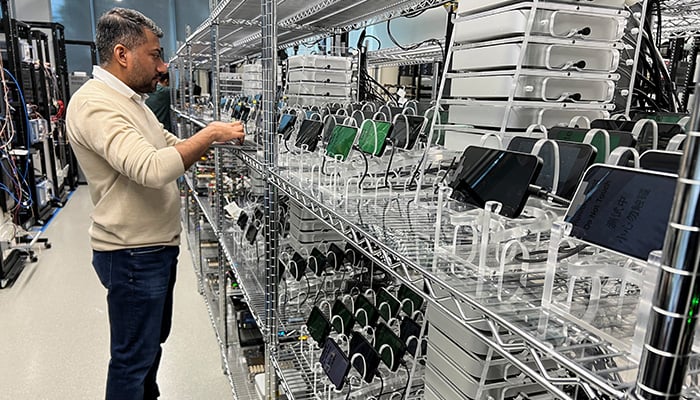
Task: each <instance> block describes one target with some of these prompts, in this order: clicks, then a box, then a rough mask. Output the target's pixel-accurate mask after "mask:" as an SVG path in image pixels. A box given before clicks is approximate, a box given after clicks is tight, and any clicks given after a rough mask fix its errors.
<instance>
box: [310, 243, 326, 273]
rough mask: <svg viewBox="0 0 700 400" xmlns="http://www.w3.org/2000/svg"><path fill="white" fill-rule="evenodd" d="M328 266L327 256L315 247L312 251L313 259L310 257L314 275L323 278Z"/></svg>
mask: <svg viewBox="0 0 700 400" xmlns="http://www.w3.org/2000/svg"><path fill="white" fill-rule="evenodd" d="M327 265H328V260H327V258H326V255H325V254H323V252H321V251H320V250H319V249H317V248H316V247H314V248H313V249H311V257H309V268H310V269H311V270H312V271H313V273H314V275H316V276H321V275H323V272H324V271H325V270H326V267H327Z"/></svg>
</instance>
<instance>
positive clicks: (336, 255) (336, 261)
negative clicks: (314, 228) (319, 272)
mask: <svg viewBox="0 0 700 400" xmlns="http://www.w3.org/2000/svg"><path fill="white" fill-rule="evenodd" d="M326 254H327V256H326V267H327V268H331V269H334V270H336V271H338V270H339V269H340V268H341V267H342V266H343V262H344V261H345V251H343V249H341V248H340V247H338V245H337V244H335V243H331V244H330V246H328V253H326Z"/></svg>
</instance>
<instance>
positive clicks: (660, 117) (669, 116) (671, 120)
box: [632, 111, 689, 124]
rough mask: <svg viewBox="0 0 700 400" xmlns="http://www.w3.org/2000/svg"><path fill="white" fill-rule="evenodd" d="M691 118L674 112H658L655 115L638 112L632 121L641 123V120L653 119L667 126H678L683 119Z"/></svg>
mask: <svg viewBox="0 0 700 400" xmlns="http://www.w3.org/2000/svg"><path fill="white" fill-rule="evenodd" d="M687 116H689V115H688V114H685V113H672V112H660V111H656V112H653V113H650V112H643V111H642V112H638V113H635V114H634V117H632V119H633V120H634V121H639V120H641V119H651V120H654V121H656V122H662V123H665V124H677V123H678V121H680V120H682V119H683V118H685V117H687Z"/></svg>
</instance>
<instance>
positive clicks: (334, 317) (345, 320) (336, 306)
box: [331, 300, 355, 335]
mask: <svg viewBox="0 0 700 400" xmlns="http://www.w3.org/2000/svg"><path fill="white" fill-rule="evenodd" d="M331 326H332V327H333V329H334V330H335V331H336V332H338V333H341V334H345V335H350V332H352V328H353V326H355V317H353V316H352V312H351V311H350V310H348V308H347V307H346V306H345V304H344V303H343V302H342V300H336V301H335V303H333V308H332V309H331Z"/></svg>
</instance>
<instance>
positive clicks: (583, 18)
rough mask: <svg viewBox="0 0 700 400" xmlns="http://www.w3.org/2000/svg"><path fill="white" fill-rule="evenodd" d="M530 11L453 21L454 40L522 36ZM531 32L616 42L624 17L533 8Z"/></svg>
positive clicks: (623, 28) (620, 36) (464, 40)
mask: <svg viewBox="0 0 700 400" xmlns="http://www.w3.org/2000/svg"><path fill="white" fill-rule="evenodd" d="M531 12H532V10H530V9H529V8H527V9H516V10H510V11H506V12H502V13H498V14H491V15H487V16H483V17H477V18H472V19H467V20H458V21H457V23H456V24H455V43H465V42H479V41H483V40H489V39H495V38H499V37H508V36H518V35H523V34H524V33H525V31H526V28H527V22H528V18H529V16H530V13H531ZM535 13H536V14H535V20H534V23H533V24H532V31H531V33H532V34H534V35H546V36H550V37H557V38H578V39H583V40H596V41H617V40H620V39H621V38H622V36H623V35H624V33H625V26H626V22H627V20H626V18H624V17H621V16H611V15H601V14H586V13H584V12H581V11H579V12H571V11H564V10H542V9H539V10H537V11H535Z"/></svg>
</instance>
